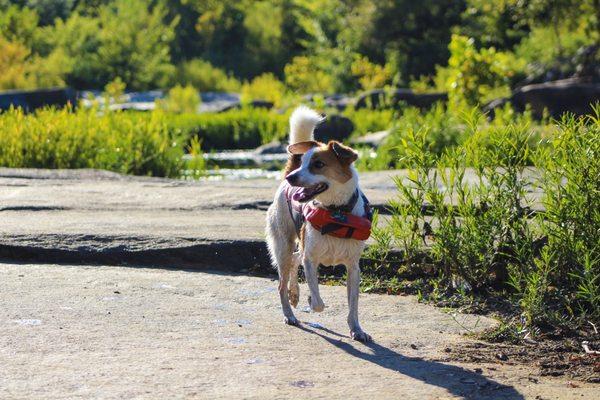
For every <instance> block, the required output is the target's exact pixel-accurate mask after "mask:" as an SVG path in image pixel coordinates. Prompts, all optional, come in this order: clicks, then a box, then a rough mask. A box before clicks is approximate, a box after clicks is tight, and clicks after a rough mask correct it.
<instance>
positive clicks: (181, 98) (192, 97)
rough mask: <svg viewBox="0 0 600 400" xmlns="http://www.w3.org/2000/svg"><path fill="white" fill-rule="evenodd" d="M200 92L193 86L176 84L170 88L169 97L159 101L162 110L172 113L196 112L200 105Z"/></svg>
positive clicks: (158, 104)
mask: <svg viewBox="0 0 600 400" xmlns="http://www.w3.org/2000/svg"><path fill="white" fill-rule="evenodd" d="M200 101H201V100H200V94H199V93H198V91H197V90H196V89H195V88H194V87H193V86H189V85H188V86H185V87H183V86H179V85H177V86H175V87H174V88H171V90H169V93H168V94H167V97H166V98H165V99H163V100H158V101H157V106H159V107H160V108H161V109H162V110H165V111H168V112H172V113H177V114H181V113H196V112H197V111H198V106H200Z"/></svg>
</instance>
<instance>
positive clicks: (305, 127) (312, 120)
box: [290, 106, 323, 144]
mask: <svg viewBox="0 0 600 400" xmlns="http://www.w3.org/2000/svg"><path fill="white" fill-rule="evenodd" d="M321 121H323V117H322V116H321V115H319V113H317V112H316V111H315V110H312V109H310V108H308V107H306V106H300V107H298V108H296V109H295V110H294V112H293V113H292V116H291V117H290V144H294V143H299V142H307V141H309V140H313V139H314V138H313V131H314V130H315V127H316V126H317V125H318V124H319V123H320V122H321Z"/></svg>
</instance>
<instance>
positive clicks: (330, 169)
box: [286, 141, 358, 203]
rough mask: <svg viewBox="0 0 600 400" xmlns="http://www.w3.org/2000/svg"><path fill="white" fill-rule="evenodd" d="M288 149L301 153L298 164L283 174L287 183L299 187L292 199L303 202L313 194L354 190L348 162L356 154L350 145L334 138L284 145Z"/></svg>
mask: <svg viewBox="0 0 600 400" xmlns="http://www.w3.org/2000/svg"><path fill="white" fill-rule="evenodd" d="M288 152H289V153H290V154H297V155H302V160H301V165H300V167H299V168H297V169H295V170H294V171H292V172H291V173H290V174H288V176H287V177H286V180H287V181H288V183H289V184H290V185H292V186H298V187H302V188H303V190H301V191H299V192H297V193H295V194H294V200H296V201H299V202H302V203H304V202H307V201H309V200H312V199H314V198H317V197H321V198H330V199H335V198H337V197H338V196H343V195H344V194H345V193H346V192H349V193H350V194H352V193H353V192H354V188H355V186H356V182H355V179H354V178H355V176H356V175H355V172H354V168H353V167H352V163H354V161H356V159H357V158H358V154H357V153H356V152H355V151H354V150H352V149H351V148H350V147H348V146H344V145H343V144H341V143H339V142H336V141H331V142H329V143H327V144H324V143H319V142H315V141H307V142H300V143H294V144H292V145H290V146H288Z"/></svg>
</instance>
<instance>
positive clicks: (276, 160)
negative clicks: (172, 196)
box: [181, 150, 288, 181]
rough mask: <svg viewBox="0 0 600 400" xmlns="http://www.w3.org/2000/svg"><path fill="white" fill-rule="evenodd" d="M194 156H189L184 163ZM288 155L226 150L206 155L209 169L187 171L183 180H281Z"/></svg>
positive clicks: (184, 172) (186, 156)
mask: <svg viewBox="0 0 600 400" xmlns="http://www.w3.org/2000/svg"><path fill="white" fill-rule="evenodd" d="M192 157H193V156H191V155H189V154H187V155H185V156H184V157H183V159H184V161H189V160H191V159H192ZM287 158H288V155H287V154H286V153H277V154H257V153H255V152H254V151H253V150H224V151H219V152H212V153H205V154H204V159H205V161H206V165H207V169H206V170H204V171H196V170H192V169H186V170H184V171H183V172H182V176H181V178H182V179H193V180H196V179H199V180H209V181H211V180H240V179H261V178H266V179H279V178H280V177H281V169H282V168H283V166H284V165H285V162H286V161H287Z"/></svg>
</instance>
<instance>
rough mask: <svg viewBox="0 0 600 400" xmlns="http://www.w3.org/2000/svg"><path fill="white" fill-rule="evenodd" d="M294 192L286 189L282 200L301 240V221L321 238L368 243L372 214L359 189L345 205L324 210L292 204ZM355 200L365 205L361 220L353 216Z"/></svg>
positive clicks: (304, 204) (319, 207)
mask: <svg viewBox="0 0 600 400" xmlns="http://www.w3.org/2000/svg"><path fill="white" fill-rule="evenodd" d="M294 190H298V189H297V188H295V187H293V186H290V185H288V186H287V187H286V188H285V197H286V199H287V203H288V208H289V210H290V214H291V216H292V220H293V221H294V225H295V226H296V233H297V234H298V236H300V229H301V227H302V224H303V223H304V221H308V222H309V223H310V224H311V225H312V227H313V228H315V229H316V230H318V231H319V232H321V234H322V235H330V236H334V237H338V238H343V239H355V240H367V239H368V238H369V236H371V220H372V219H373V214H372V212H371V208H370V207H369V201H368V200H367V198H366V197H365V195H364V194H362V193H360V192H359V191H358V189H357V190H356V192H355V193H354V195H353V196H352V198H351V199H350V201H349V202H348V203H347V204H345V205H343V206H340V207H335V208H334V207H328V208H323V207H322V206H319V205H317V204H316V202H314V201H310V202H308V203H300V202H298V201H295V200H293V199H292V196H293V194H294ZM358 196H361V197H362V199H363V202H364V205H365V210H364V216H358V215H354V214H352V209H354V206H355V205H356V202H357V201H358Z"/></svg>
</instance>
